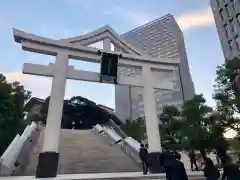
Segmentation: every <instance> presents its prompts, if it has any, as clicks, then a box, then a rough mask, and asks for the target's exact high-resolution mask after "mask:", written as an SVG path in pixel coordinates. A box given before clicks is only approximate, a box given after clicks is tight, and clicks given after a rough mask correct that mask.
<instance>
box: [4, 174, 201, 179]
mask: <svg viewBox="0 0 240 180" xmlns="http://www.w3.org/2000/svg"><path fill="white" fill-rule="evenodd" d="M187 174H188V177H189V179H192V180H205V178H203V173H202V172H188V173H187ZM115 178H116V179H118V178H131V179H135V178H136V179H144V180H148V179H162V180H164V179H165V174H147V175H143V174H142V172H132V173H131V172H127V173H126V172H122V173H96V174H64V175H58V176H57V177H56V178H41V179H38V180H44V179H45V180H81V179H88V180H94V179H102V180H104V179H105V180H107V179H115ZM33 179H36V178H35V177H33V176H18V177H17V176H15V177H0V180H33Z"/></svg>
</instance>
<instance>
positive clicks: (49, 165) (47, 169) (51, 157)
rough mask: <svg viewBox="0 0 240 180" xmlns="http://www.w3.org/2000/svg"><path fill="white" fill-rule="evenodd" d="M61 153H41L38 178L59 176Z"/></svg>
mask: <svg viewBox="0 0 240 180" xmlns="http://www.w3.org/2000/svg"><path fill="white" fill-rule="evenodd" d="M58 158H59V153H56V152H43V153H40V154H39V157H38V165H37V172H36V178H52V177H56V176H57V170H58Z"/></svg>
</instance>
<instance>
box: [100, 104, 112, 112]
mask: <svg viewBox="0 0 240 180" xmlns="http://www.w3.org/2000/svg"><path fill="white" fill-rule="evenodd" d="M97 106H99V107H102V108H105V109H108V110H110V111H114V109H112V108H110V107H107V106H104V105H102V104H98V105H97Z"/></svg>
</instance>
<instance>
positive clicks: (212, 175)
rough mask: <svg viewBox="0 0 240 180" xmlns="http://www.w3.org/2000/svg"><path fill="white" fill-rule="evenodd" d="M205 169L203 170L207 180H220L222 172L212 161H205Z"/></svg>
mask: <svg viewBox="0 0 240 180" xmlns="http://www.w3.org/2000/svg"><path fill="white" fill-rule="evenodd" d="M204 164H205V167H204V169H203V172H204V176H205V178H206V179H207V180H218V179H219V177H220V172H219V170H218V168H217V167H216V166H215V165H214V164H213V162H212V160H211V159H209V158H207V159H205V160H204Z"/></svg>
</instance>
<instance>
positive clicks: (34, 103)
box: [24, 97, 44, 115]
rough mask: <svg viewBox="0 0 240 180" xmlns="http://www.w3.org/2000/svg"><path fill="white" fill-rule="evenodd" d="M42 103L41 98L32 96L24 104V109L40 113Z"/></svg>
mask: <svg viewBox="0 0 240 180" xmlns="http://www.w3.org/2000/svg"><path fill="white" fill-rule="evenodd" d="M43 103H44V100H43V99H40V98H36V97H33V98H31V99H30V100H29V101H28V102H27V104H26V105H25V106H24V111H25V112H27V113H31V114H38V115H41V113H40V110H41V107H42V104H43Z"/></svg>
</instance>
